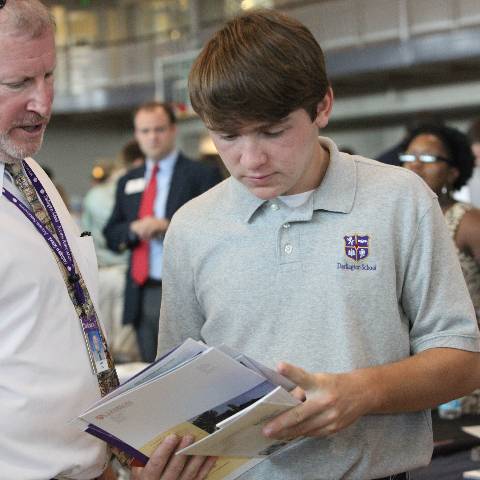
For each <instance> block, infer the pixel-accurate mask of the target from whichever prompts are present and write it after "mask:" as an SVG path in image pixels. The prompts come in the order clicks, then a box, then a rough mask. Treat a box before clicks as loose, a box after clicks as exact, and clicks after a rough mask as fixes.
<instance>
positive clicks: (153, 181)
mask: <svg viewBox="0 0 480 480" xmlns="http://www.w3.org/2000/svg"><path fill="white" fill-rule="evenodd" d="M158 170H159V168H158V163H157V164H155V166H154V167H153V170H152V175H151V177H150V181H149V182H148V186H147V188H146V189H145V190H144V192H143V195H142V201H141V203H140V208H139V210H138V218H144V217H152V216H153V206H154V203H155V196H156V194H157V173H158ZM149 256H150V243H149V242H148V241H146V240H140V243H139V244H138V245H137V246H136V247H135V249H134V250H133V252H132V278H133V280H134V282H135V283H136V284H138V285H143V284H144V283H145V282H146V281H147V278H148V273H149V265H148V261H149Z"/></svg>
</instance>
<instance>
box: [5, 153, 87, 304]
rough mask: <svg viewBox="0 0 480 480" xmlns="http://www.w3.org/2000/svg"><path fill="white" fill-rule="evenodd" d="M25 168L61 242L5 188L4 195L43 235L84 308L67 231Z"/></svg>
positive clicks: (33, 177) (28, 170)
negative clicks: (66, 273)
mask: <svg viewBox="0 0 480 480" xmlns="http://www.w3.org/2000/svg"><path fill="white" fill-rule="evenodd" d="M23 166H24V168H25V173H26V174H27V176H28V178H29V179H30V182H31V183H32V185H33V187H34V188H35V191H36V192H37V194H38V196H39V197H40V199H41V202H42V203H43V205H44V207H45V209H46V211H47V213H48V216H49V217H50V221H51V222H52V225H53V228H54V229H55V232H56V234H57V237H58V240H59V241H57V240H56V238H55V237H54V236H53V234H52V233H51V232H50V231H49V230H48V228H46V227H45V225H44V224H43V223H42V222H41V221H40V220H39V219H38V218H37V217H36V216H35V215H34V214H33V213H32V211H31V210H30V209H29V208H28V207H26V206H25V205H24V204H23V203H22V202H21V201H20V200H18V199H17V198H16V197H15V196H14V195H13V194H11V193H10V192H9V191H8V190H6V189H5V187H4V188H3V190H2V191H3V194H4V195H5V197H6V198H7V199H8V200H9V201H10V202H11V203H13V205H15V206H16V207H17V208H18V209H19V210H20V211H21V212H22V213H23V214H24V215H25V216H26V217H27V218H28V220H30V222H31V223H32V224H33V225H34V227H35V228H36V229H37V231H38V232H39V233H40V234H41V235H42V237H43V238H44V239H45V241H46V242H47V244H48V245H49V246H50V248H51V249H52V251H53V253H55V255H57V257H58V259H59V260H60V262H61V263H62V265H63V266H64V267H65V269H66V270H67V272H68V281H69V282H70V283H71V284H72V285H73V287H74V291H75V299H76V300H77V302H78V304H79V305H80V306H82V305H84V304H85V295H84V294H83V291H82V288H81V286H80V276H79V275H78V274H77V273H76V269H75V262H74V260H73V255H72V250H71V249H70V245H69V243H68V240H67V236H66V235H65V231H64V230H63V227H62V224H61V223H60V219H59V217H58V214H57V212H56V210H55V208H54V206H53V204H52V201H51V200H50V197H49V196H48V194H47V192H46V191H45V189H44V188H43V185H42V184H41V182H40V180H39V179H38V178H37V176H36V175H35V173H34V172H33V170H32V169H31V168H30V166H29V165H28V164H27V163H26V162H25V161H24V162H23Z"/></svg>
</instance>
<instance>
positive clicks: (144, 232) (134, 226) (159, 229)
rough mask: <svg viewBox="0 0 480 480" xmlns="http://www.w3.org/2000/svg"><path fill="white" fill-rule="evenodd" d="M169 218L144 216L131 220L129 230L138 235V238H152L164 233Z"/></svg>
mask: <svg viewBox="0 0 480 480" xmlns="http://www.w3.org/2000/svg"><path fill="white" fill-rule="evenodd" d="M169 224H170V220H168V219H166V218H155V217H144V218H140V219H138V220H135V221H133V222H132V223H131V224H130V230H131V231H132V232H134V233H136V234H137V235H138V238H140V240H152V239H153V238H156V237H158V236H160V235H165V232H166V231H167V228H168V225H169Z"/></svg>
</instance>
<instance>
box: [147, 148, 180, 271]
mask: <svg viewBox="0 0 480 480" xmlns="http://www.w3.org/2000/svg"><path fill="white" fill-rule="evenodd" d="M177 157H178V150H174V151H173V152H172V153H170V154H169V155H167V156H166V157H165V158H163V159H162V160H160V164H159V166H160V169H159V170H158V173H157V194H156V197H155V205H154V207H153V211H154V213H155V217H156V218H165V212H166V209H167V199H168V192H169V191H170V183H171V180H172V175H173V169H174V168H175V163H176V161H177ZM153 166H154V162H153V160H151V159H147V163H146V168H145V185H148V182H149V181H150V176H151V175H152V170H153ZM162 261H163V235H162V236H161V237H159V238H156V239H154V240H151V241H150V262H149V268H150V273H149V277H150V278H154V279H155V280H161V278H162Z"/></svg>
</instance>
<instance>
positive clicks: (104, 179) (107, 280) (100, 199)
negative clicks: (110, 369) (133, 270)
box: [81, 144, 142, 362]
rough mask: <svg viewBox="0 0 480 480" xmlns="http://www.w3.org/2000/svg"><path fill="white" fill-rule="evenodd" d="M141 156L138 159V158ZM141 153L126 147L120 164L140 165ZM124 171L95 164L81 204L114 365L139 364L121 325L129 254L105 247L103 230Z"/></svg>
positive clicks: (129, 331) (133, 341)
mask: <svg viewBox="0 0 480 480" xmlns="http://www.w3.org/2000/svg"><path fill="white" fill-rule="evenodd" d="M139 155H140V156H139ZM141 155H142V154H141V151H140V150H138V146H137V150H135V145H133V146H132V144H127V145H126V146H125V147H124V149H123V150H122V164H123V165H131V164H132V163H133V162H135V161H142V156H141ZM122 172H124V169H123V168H121V167H119V166H115V165H114V164H113V163H111V164H108V163H104V164H97V165H95V166H94V167H93V169H92V182H93V186H92V188H91V189H90V190H89V191H88V192H87V194H86V195H85V198H84V200H83V209H82V217H81V224H82V229H83V230H85V231H86V232H88V233H90V234H91V236H92V238H93V243H94V246H95V253H96V255H97V263H98V293H99V309H100V312H101V314H102V319H103V323H104V325H105V329H106V331H107V337H108V340H109V344H110V347H111V352H112V355H113V357H114V359H115V361H117V362H133V361H136V360H139V358H140V357H139V352H138V345H137V338H136V333H135V330H134V329H133V328H132V326H131V325H123V323H122V314H123V304H124V292H125V275H126V272H127V265H128V253H127V252H122V253H117V252H113V251H112V250H110V249H109V248H108V247H107V242H106V240H105V236H104V235H103V229H104V227H105V225H106V223H107V221H108V219H109V218H110V215H111V213H112V210H113V205H114V203H115V189H116V185H117V181H118V177H119V175H120V174H121V173H122Z"/></svg>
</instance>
